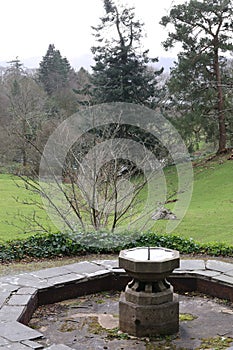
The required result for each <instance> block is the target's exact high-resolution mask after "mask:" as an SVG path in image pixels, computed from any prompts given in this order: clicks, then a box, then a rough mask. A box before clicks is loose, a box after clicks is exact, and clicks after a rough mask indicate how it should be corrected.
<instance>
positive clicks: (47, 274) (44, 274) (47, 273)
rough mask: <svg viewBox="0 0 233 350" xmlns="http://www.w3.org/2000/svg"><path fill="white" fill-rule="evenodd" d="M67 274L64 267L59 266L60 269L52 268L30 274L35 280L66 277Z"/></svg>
mask: <svg viewBox="0 0 233 350" xmlns="http://www.w3.org/2000/svg"><path fill="white" fill-rule="evenodd" d="M68 273H69V272H68V271H67V269H66V268H65V267H63V266H61V267H52V268H48V269H43V270H38V271H34V272H31V273H30V274H31V275H32V276H33V277H36V278H37V279H38V278H41V279H47V278H51V277H57V276H62V275H67V274H68Z"/></svg>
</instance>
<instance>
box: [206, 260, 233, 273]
mask: <svg viewBox="0 0 233 350" xmlns="http://www.w3.org/2000/svg"><path fill="white" fill-rule="evenodd" d="M232 266H233V265H232V264H230V263H226V262H223V261H219V260H207V262H206V269H208V270H215V271H220V272H223V273H225V272H227V271H230V270H232Z"/></svg>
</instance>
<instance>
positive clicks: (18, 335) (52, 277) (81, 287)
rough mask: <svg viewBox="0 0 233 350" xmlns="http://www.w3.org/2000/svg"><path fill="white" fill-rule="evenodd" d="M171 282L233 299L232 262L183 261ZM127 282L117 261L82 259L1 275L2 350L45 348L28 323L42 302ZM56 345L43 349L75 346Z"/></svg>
mask: <svg viewBox="0 0 233 350" xmlns="http://www.w3.org/2000/svg"><path fill="white" fill-rule="evenodd" d="M169 280H170V281H171V283H172V285H173V286H174V290H175V291H177V292H179V291H180V292H185V291H187V292H191V291H199V292H202V293H206V294H208V295H211V296H214V297H218V298H222V299H228V300H230V301H233V264H230V263H225V262H222V261H218V260H207V261H204V260H195V259H193V260H181V262H180V268H179V269H176V270H174V272H173V274H172V275H171V276H170V278H169ZM128 281H129V277H128V276H127V275H126V273H125V271H124V270H122V269H120V268H119V267H118V261H117V260H100V261H92V262H87V261H85V262H79V263H75V264H70V265H66V266H62V267H55V268H50V269H43V270H40V271H35V272H28V273H22V274H19V275H15V276H9V277H8V276H7V277H1V278H0V350H6V349H10V350H30V349H31V350H32V349H43V347H42V346H41V344H39V343H38V342H37V341H36V340H37V339H40V338H42V337H43V334H41V333H39V332H38V331H36V330H34V329H31V328H29V327H27V324H28V322H29V320H30V318H31V316H32V314H33V312H34V311H35V309H36V308H37V307H38V306H39V305H45V304H49V303H54V302H58V301H61V300H65V299H70V298H75V297H78V296H81V295H85V294H91V293H96V292H100V291H107V290H122V289H124V287H125V285H126V284H127V282H128ZM71 349H72V348H70V347H67V346H65V345H63V344H54V345H52V346H50V347H48V348H46V349H45V350H71Z"/></svg>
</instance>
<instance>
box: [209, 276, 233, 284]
mask: <svg viewBox="0 0 233 350" xmlns="http://www.w3.org/2000/svg"><path fill="white" fill-rule="evenodd" d="M212 279H213V280H214V281H217V282H223V283H227V284H230V285H233V277H231V276H226V275H218V276H214V277H213V278H212Z"/></svg>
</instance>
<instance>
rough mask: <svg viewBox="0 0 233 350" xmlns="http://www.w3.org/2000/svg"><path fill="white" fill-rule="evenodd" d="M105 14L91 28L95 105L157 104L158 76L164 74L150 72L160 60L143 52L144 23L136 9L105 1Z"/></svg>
mask: <svg viewBox="0 0 233 350" xmlns="http://www.w3.org/2000/svg"><path fill="white" fill-rule="evenodd" d="M104 9H105V15H104V17H102V18H101V19H100V20H101V23H100V24H99V25H98V26H97V27H92V28H93V30H94V36H95V38H96V41H97V46H94V47H92V53H93V54H94V60H95V65H94V66H93V67H92V69H93V75H92V84H93V86H94V87H93V102H94V103H101V102H113V101H117V102H133V103H139V104H149V105H152V104H153V102H155V101H156V97H155V95H156V77H157V76H158V75H159V74H161V72H162V70H161V71H155V70H151V69H148V64H149V63H152V62H157V61H158V60H157V59H150V58H149V57H148V50H146V51H143V52H142V51H141V39H142V36H143V35H142V30H143V24H142V23H141V22H140V21H139V20H137V19H135V13H134V8H129V7H117V6H116V4H115V3H114V1H113V0H104Z"/></svg>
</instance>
